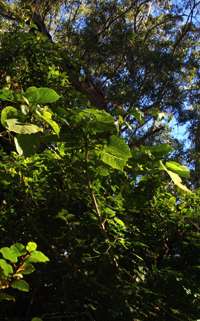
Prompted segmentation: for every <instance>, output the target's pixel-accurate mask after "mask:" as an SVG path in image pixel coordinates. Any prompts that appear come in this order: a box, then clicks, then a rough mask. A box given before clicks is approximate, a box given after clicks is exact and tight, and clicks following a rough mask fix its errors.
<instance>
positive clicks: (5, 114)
mask: <svg viewBox="0 0 200 321" xmlns="http://www.w3.org/2000/svg"><path fill="white" fill-rule="evenodd" d="M17 114H18V111H17V109H16V108H14V107H12V106H7V107H5V108H4V109H2V111H1V123H2V125H3V126H4V127H7V120H8V119H10V118H16V117H17Z"/></svg>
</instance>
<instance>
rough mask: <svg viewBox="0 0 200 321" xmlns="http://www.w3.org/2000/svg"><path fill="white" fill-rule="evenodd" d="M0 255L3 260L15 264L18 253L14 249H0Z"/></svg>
mask: <svg viewBox="0 0 200 321" xmlns="http://www.w3.org/2000/svg"><path fill="white" fill-rule="evenodd" d="M0 253H1V254H2V255H3V257H4V259H6V260H8V261H10V262H12V263H17V260H18V256H19V251H18V250H17V249H16V248H10V247H2V248H1V249H0Z"/></svg>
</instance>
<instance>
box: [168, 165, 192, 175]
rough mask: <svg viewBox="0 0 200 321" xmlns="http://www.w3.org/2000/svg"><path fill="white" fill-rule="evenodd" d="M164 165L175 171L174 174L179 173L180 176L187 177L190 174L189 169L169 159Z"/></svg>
mask: <svg viewBox="0 0 200 321" xmlns="http://www.w3.org/2000/svg"><path fill="white" fill-rule="evenodd" d="M165 166H166V167H167V168H168V169H169V170H171V171H172V172H175V173H176V174H178V175H180V176H181V177H189V176H190V170H189V169H188V168H187V167H186V166H184V165H181V164H179V163H177V162H174V161H170V162H166V163H165Z"/></svg>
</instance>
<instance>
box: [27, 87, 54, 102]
mask: <svg viewBox="0 0 200 321" xmlns="http://www.w3.org/2000/svg"><path fill="white" fill-rule="evenodd" d="M24 96H25V97H26V98H27V99H28V101H29V102H30V103H34V104H50V103H54V102H56V101H57V100H58V99H59V98H60V96H59V95H58V94H57V92H56V91H55V90H53V89H51V88H46V87H40V88H37V87H29V88H28V89H27V90H26V92H25V93H24Z"/></svg>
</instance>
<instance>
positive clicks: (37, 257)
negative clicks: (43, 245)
mask: <svg viewBox="0 0 200 321" xmlns="http://www.w3.org/2000/svg"><path fill="white" fill-rule="evenodd" d="M48 261H49V258H48V257H47V256H46V255H45V254H44V253H42V252H40V251H33V252H31V254H30V256H29V257H28V259H27V260H26V262H31V263H45V262H48Z"/></svg>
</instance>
